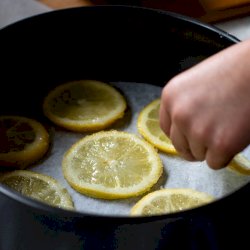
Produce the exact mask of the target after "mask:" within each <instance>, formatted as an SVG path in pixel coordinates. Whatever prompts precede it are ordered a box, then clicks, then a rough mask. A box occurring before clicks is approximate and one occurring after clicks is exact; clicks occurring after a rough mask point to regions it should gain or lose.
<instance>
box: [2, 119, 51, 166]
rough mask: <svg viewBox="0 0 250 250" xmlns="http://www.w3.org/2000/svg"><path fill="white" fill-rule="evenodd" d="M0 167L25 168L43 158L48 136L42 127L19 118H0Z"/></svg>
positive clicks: (31, 121) (46, 148)
mask: <svg viewBox="0 0 250 250" xmlns="http://www.w3.org/2000/svg"><path fill="white" fill-rule="evenodd" d="M0 141H1V143H0V166H5V167H6V166H7V167H18V168H25V167H27V166H29V165H30V164H32V163H34V162H35V161H37V160H39V159H40V158H42V157H43V155H44V154H45V153H46V152H47V150H48V147H49V135H48V132H47V131H46V129H45V128H44V127H43V125H42V124H41V123H39V122H37V121H35V120H33V119H30V118H26V117H21V116H0Z"/></svg>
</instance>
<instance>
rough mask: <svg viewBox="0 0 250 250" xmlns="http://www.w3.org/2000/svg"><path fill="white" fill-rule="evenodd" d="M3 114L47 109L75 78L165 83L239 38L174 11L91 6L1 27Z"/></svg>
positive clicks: (1, 102) (0, 77)
mask: <svg viewBox="0 0 250 250" xmlns="http://www.w3.org/2000/svg"><path fill="white" fill-rule="evenodd" d="M0 40H1V44H2V46H1V48H2V51H1V61H2V62H3V64H2V70H1V74H0V82H1V87H2V90H1V94H0V95H1V98H0V105H1V107H4V109H2V108H1V113H8V114H9V113H15V114H19V113H20V114H24V113H28V114H29V115H30V114H31V113H32V114H33V115H35V116H37V115H40V114H41V110H40V107H41V105H40V104H41V98H42V97H43V96H44V93H47V90H48V89H50V88H51V87H53V86H54V85H56V84H58V83H61V82H65V81H67V80H72V79H97V80H104V81H131V82H147V83H152V84H157V85H163V84H164V83H165V82H166V81H167V80H168V79H170V78H171V77H172V76H174V75H175V74H177V73H178V72H180V71H182V70H183V68H187V67H190V66H192V65H193V64H194V63H196V62H198V61H200V60H202V59H204V58H206V57H208V56H209V55H212V54H214V53H216V52H217V51H219V50H221V49H223V48H225V47H227V46H229V45H231V44H233V43H234V42H236V41H237V40H236V39H234V38H233V37H230V36H228V35H226V34H225V33H223V32H220V31H218V30H214V29H213V28H212V27H209V28H207V27H206V28H205V27H203V25H201V24H199V23H196V22H194V21H190V20H186V18H183V17H178V18H177V17H176V16H175V15H173V14H170V13H169V14H166V13H163V12H160V11H151V10H145V9H138V8H126V7H124V8H120V7H111V8H108V7H107V6H106V7H95V8H93V7H89V8H79V9H69V10H63V11H56V12H54V13H50V14H47V15H40V16H37V17H34V18H32V20H31V19H27V20H25V21H22V22H20V23H17V24H15V25H12V26H10V27H7V28H5V29H3V30H1V32H0Z"/></svg>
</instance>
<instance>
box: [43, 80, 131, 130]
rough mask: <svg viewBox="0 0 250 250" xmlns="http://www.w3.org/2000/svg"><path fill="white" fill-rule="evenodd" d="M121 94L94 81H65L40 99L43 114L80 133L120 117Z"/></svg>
mask: <svg viewBox="0 0 250 250" xmlns="http://www.w3.org/2000/svg"><path fill="white" fill-rule="evenodd" d="M125 109H126V101H125V99H124V97H123V96H122V95H121V94H120V93H119V92H118V91H117V90H116V89H115V88H113V87H112V86H110V85H108V84H106V83H103V82H99V81H94V80H81V81H74V82H69V83H65V84H63V85H60V86H58V87H56V88H55V89H54V90H52V91H51V92H50V93H49V94H48V96H47V97H46V98H45V100H44V104H43V110H44V114H45V115H46V116H47V117H48V118H49V119H50V120H51V121H52V122H54V123H55V124H57V125H58V126H61V127H64V128H66V129H69V130H72V131H76V132H84V131H96V130H101V129H104V128H106V127H108V126H109V125H111V124H112V123H113V122H115V121H116V120H117V119H119V118H122V117H123V115H124V111H125Z"/></svg>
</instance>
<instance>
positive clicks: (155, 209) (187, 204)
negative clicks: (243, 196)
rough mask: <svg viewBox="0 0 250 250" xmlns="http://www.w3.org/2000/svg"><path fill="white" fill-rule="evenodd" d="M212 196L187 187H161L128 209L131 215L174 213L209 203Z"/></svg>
mask: <svg viewBox="0 0 250 250" xmlns="http://www.w3.org/2000/svg"><path fill="white" fill-rule="evenodd" d="M213 200H214V198H213V197H212V196H210V195H208V194H206V193H203V192H198V191H196V190H193V189H188V188H186V189H185V188H183V189H181V188H172V189H171V188H169V189H161V190H158V191H155V192H152V193H149V194H147V195H146V196H144V197H143V198H142V199H141V200H139V201H138V202H137V203H136V204H135V205H134V206H133V207H132V209H131V210H130V214H131V215H133V216H152V215H161V214H168V213H175V212H179V211H184V210H187V209H192V208H195V207H199V206H202V205H205V204H207V203H210V202H212V201H213Z"/></svg>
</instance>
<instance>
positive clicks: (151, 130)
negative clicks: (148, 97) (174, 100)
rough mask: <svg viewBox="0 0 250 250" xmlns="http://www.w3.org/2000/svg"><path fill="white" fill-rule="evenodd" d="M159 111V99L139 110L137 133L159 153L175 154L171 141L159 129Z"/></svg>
mask: <svg viewBox="0 0 250 250" xmlns="http://www.w3.org/2000/svg"><path fill="white" fill-rule="evenodd" d="M159 109H160V99H156V100H154V101H153V102H151V103H150V104H148V105H147V106H146V107H145V108H143V109H142V110H141V112H140V114H139V116H138V120H137V128H138V131H139V133H140V134H141V135H142V136H143V137H144V138H145V139H146V140H147V141H148V142H150V143H151V144H152V145H154V146H155V147H156V148H158V149H160V150H161V151H163V152H165V153H170V154H177V151H176V149H175V148H174V146H173V144H172V142H171V140H170V139H169V138H168V137H167V136H166V135H165V133H164V132H163V131H162V130H161V128H160V122H159Z"/></svg>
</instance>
